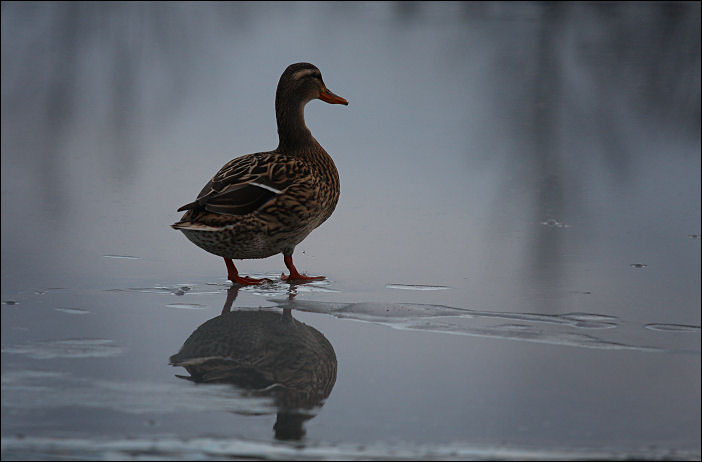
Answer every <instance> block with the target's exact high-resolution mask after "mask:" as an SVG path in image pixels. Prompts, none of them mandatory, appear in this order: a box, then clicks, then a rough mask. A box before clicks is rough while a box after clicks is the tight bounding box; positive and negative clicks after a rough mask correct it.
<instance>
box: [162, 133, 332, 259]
mask: <svg viewBox="0 0 702 462" xmlns="http://www.w3.org/2000/svg"><path fill="white" fill-rule="evenodd" d="M316 144H317V143H316ZM317 147H318V150H317V152H316V153H314V154H316V158H314V157H313V159H314V160H316V162H315V161H313V160H310V159H309V158H308V156H309V154H310V153H297V154H298V156H294V157H293V156H290V155H287V154H281V153H277V152H275V151H272V152H263V153H256V154H249V155H246V156H242V157H239V158H236V159H234V160H232V161H230V162H229V163H227V164H226V165H225V166H224V167H222V169H221V170H220V171H219V172H218V173H217V174H216V175H215V176H214V177H213V178H212V180H211V182H210V183H212V184H215V185H216V184H220V183H222V182H225V183H227V184H241V183H250V182H261V183H265V184H267V185H270V186H272V187H280V188H282V189H281V190H280V191H281V192H280V193H279V194H275V195H274V197H272V198H271V199H270V200H268V201H267V202H266V203H264V204H262V205H261V206H260V207H259V208H258V209H256V210H255V211H253V212H251V213H248V214H246V215H242V216H237V215H228V214H222V213H212V212H208V211H207V210H205V209H196V210H189V211H187V212H186V213H185V215H184V216H183V218H182V219H181V220H180V221H179V222H178V223H175V224H174V225H173V227H174V228H175V229H179V230H180V231H182V232H183V233H184V234H185V236H186V237H187V238H188V239H190V240H191V241H192V242H193V243H194V244H195V245H197V246H199V247H201V248H202V249H204V250H206V251H208V252H210V253H213V254H215V255H219V256H221V257H224V258H233V259H248V258H266V257H270V256H272V255H276V254H278V253H283V254H286V255H288V254H292V250H293V249H294V248H295V246H296V245H297V244H299V243H300V242H302V240H303V239H305V237H307V235H308V234H309V233H310V232H312V230H314V229H315V228H316V227H318V226H319V225H321V224H322V223H323V222H324V221H325V220H326V219H327V218H329V216H331V214H332V212H333V211H334V209H335V208H336V203H337V201H338V200H339V174H338V172H337V170H336V167H335V166H334V161H333V160H332V159H331V157H330V156H329V155H328V154H327V153H326V151H324V149H323V148H322V147H321V146H319V144H317ZM300 154H307V155H306V156H302V155H300ZM324 157H326V159H325V158H324ZM320 158H321V159H320ZM210 183H208V184H210ZM208 192H209V191H205V190H203V192H202V193H201V194H200V195H201V196H202V195H205V194H207V193H208ZM203 193H204V194H203Z"/></svg>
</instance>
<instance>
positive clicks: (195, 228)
mask: <svg viewBox="0 0 702 462" xmlns="http://www.w3.org/2000/svg"><path fill="white" fill-rule="evenodd" d="M315 99H319V100H322V101H324V102H326V103H329V104H343V105H348V104H349V103H348V101H347V100H346V99H345V98H343V97H341V96H338V95H336V94H334V93H333V92H332V91H330V90H329V89H328V88H327V86H326V85H325V84H324V81H323V80H322V74H321V72H320V71H319V69H318V68H317V66H315V65H313V64H310V63H306V62H300V63H295V64H291V65H290V66H288V67H287V68H286V69H285V71H284V72H283V74H282V75H281V76H280V80H279V82H278V87H277V89H276V94H275V115H276V122H277V126H278V147H277V148H276V149H274V150H273V151H266V152H257V153H253V154H247V155H243V156H241V157H237V158H235V159H232V160H231V161H229V162H228V163H226V164H225V165H224V166H223V167H222V168H221V169H220V170H219V171H218V172H217V173H216V174H215V175H214V176H213V177H212V179H210V181H208V182H207V184H206V185H205V186H204V187H203V188H202V190H201V191H200V193H199V194H198V195H197V198H196V199H195V200H194V201H193V202H190V203H188V204H186V205H183V206H182V207H180V208H179V209H178V211H179V212H182V211H185V214H184V215H183V216H182V218H181V219H180V221H178V222H176V223H173V224H172V225H171V227H172V228H174V229H177V230H178V231H181V232H182V233H183V234H184V235H185V237H186V238H188V239H189V240H190V241H191V242H192V243H194V244H195V245H197V246H198V247H200V248H202V249H204V250H206V251H207V252H209V253H212V254H214V255H217V256H220V257H222V258H223V259H224V262H225V265H226V267H227V279H229V280H230V281H231V282H232V283H235V284H239V285H242V286H243V285H258V284H262V283H264V282H269V281H270V280H269V279H267V278H260V279H257V278H252V277H249V276H242V275H239V272H238V270H237V268H236V266H235V265H234V261H233V260H246V259H255V258H267V257H270V256H273V255H277V254H282V255H283V262H284V264H285V266H286V267H287V268H288V270H289V272H290V274H289V275H287V276H286V275H285V274H284V273H283V274H282V275H281V278H282V280H284V281H288V282H290V283H305V282H310V281H317V280H321V279H324V276H307V275H305V274H300V273H299V272H298V270H297V269H296V268H295V265H294V264H293V252H294V250H295V246H297V244H299V243H300V242H302V241H303V240H304V239H305V238H306V237H307V235H308V234H310V233H311V232H312V231H313V230H314V229H315V228H317V227H318V226H319V225H321V224H322V223H323V222H324V221H326V220H327V219H328V218H329V217H330V216H331V214H332V212H334V209H335V208H336V204H337V202H338V200H339V193H340V183H339V172H338V171H337V169H336V165H335V164H334V160H333V159H332V157H331V156H330V155H329V154H328V153H327V151H325V150H324V148H323V147H322V146H321V145H320V144H319V142H318V141H317V140H316V139H315V138H314V137H313V136H312V133H311V132H310V130H309V128H307V125H305V114H304V112H305V106H306V104H307V103H308V102H310V101H312V100H315Z"/></svg>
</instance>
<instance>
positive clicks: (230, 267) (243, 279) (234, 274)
mask: <svg viewBox="0 0 702 462" xmlns="http://www.w3.org/2000/svg"><path fill="white" fill-rule="evenodd" d="M224 263H225V264H226V265H227V279H229V280H230V281H232V283H233V284H239V285H240V286H253V285H258V284H263V283H264V282H268V281H270V279H266V278H263V279H255V278H250V277H248V276H239V272H238V271H237V270H236V266H234V262H233V261H232V260H231V259H230V258H225V259H224Z"/></svg>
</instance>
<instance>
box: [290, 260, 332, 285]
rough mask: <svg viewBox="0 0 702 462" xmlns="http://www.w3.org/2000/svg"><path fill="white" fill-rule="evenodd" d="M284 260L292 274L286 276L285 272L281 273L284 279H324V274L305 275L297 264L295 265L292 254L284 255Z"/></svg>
mask: <svg viewBox="0 0 702 462" xmlns="http://www.w3.org/2000/svg"><path fill="white" fill-rule="evenodd" d="M283 262H285V266H287V267H288V269H289V270H290V276H286V275H285V274H281V275H280V278H281V279H282V280H283V281H290V282H308V281H319V280H321V279H324V276H305V275H304V274H300V273H298V272H297V269H296V268H295V265H293V261H292V255H283Z"/></svg>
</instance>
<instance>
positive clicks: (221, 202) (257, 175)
mask: <svg viewBox="0 0 702 462" xmlns="http://www.w3.org/2000/svg"><path fill="white" fill-rule="evenodd" d="M307 170H308V167H307V166H306V164H305V163H304V162H302V161H300V160H299V159H296V158H294V157H290V156H286V155H283V154H277V153H271V152H263V153H256V154H249V155H246V156H242V157H237V158H236V159H234V160H232V161H230V162H229V163H227V164H226V165H225V166H224V167H222V168H221V169H220V171H219V172H217V174H216V175H215V176H214V177H212V179H211V180H210V181H209V182H208V183H207V184H206V185H205V187H204V188H202V191H200V194H198V196H197V199H196V200H195V201H193V202H191V203H189V204H186V205H184V206H182V207H180V208H179V209H178V211H179V212H182V211H185V210H206V211H208V212H212V213H219V214H225V215H239V216H240V215H246V214H249V213H251V212H253V211H255V210H257V209H258V208H260V207H261V206H262V205H263V204H265V203H266V202H268V201H270V200H271V199H273V198H275V197H276V196H278V195H279V194H281V193H282V192H283V191H284V190H285V189H286V188H287V187H288V186H290V185H291V184H292V183H294V182H295V179H296V178H300V176H305V175H306V174H307V173H308V172H307Z"/></svg>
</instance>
